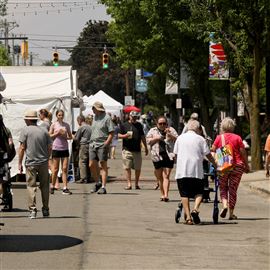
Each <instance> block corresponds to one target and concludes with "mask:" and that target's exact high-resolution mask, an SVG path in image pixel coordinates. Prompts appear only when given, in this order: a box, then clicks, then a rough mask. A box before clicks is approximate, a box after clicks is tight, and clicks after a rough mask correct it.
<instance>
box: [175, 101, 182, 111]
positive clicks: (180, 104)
mask: <svg viewBox="0 0 270 270" xmlns="http://www.w3.org/2000/svg"><path fill="white" fill-rule="evenodd" d="M181 108H182V99H181V98H177V99H176V109H181Z"/></svg>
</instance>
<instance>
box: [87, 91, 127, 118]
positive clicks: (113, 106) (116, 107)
mask: <svg viewBox="0 0 270 270" xmlns="http://www.w3.org/2000/svg"><path fill="white" fill-rule="evenodd" d="M96 101H99V102H101V103H102V104H103V106H104V108H105V110H106V112H107V113H111V114H112V116H113V115H116V116H120V114H121V110H122V109H123V105H122V104H121V103H120V102H118V101H116V100H115V99H113V98H112V97H110V96H109V95H107V94H106V93H105V92H104V91H102V90H99V91H98V92H97V93H96V94H95V95H92V96H89V97H87V96H84V97H83V102H84V106H85V108H86V109H85V110H84V111H83V115H85V116H86V115H89V114H93V112H92V106H93V104H94V103H95V102H96Z"/></svg>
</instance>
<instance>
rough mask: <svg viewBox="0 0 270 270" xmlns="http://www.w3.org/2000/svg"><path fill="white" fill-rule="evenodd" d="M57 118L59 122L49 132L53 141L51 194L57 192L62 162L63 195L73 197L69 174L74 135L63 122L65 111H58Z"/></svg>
mask: <svg viewBox="0 0 270 270" xmlns="http://www.w3.org/2000/svg"><path fill="white" fill-rule="evenodd" d="M56 118H57V121H56V122H54V123H53V124H52V125H51V127H50V131H49V134H50V136H51V138H52V139H53V145H52V186H51V194H54V191H55V190H57V188H56V187H55V184H56V180H57V177H58V171H59V165H60V161H61V170H62V182H63V191H62V194H64V195H71V194H72V192H71V191H70V190H69V189H68V180H67V173H68V161H69V150H68V140H71V139H72V134H71V130H70V126H69V124H68V123H66V122H64V121H63V119H64V111H63V110H57V111H56Z"/></svg>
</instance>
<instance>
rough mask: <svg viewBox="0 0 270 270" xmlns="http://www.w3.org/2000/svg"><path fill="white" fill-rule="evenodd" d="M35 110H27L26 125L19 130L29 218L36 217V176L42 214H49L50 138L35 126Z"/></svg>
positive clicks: (20, 164)
mask: <svg viewBox="0 0 270 270" xmlns="http://www.w3.org/2000/svg"><path fill="white" fill-rule="evenodd" d="M37 120H38V116H37V112H36V111H27V112H26V114H25V116H24V121H25V123H26V125H27V126H26V127H24V128H23V129H22V131H21V134H20V138H19V142H20V148H19V164H18V167H19V172H20V173H22V170H23V167H22V161H23V157H24V154H26V158H25V167H26V182H27V190H28V207H29V211H30V216H29V217H30V218H31V219H33V218H36V216H37V207H36V191H37V184H36V181H37V176H38V178H39V182H40V185H39V187H40V191H41V198H42V214H43V217H48V216H49V215H50V214H49V185H50V180H49V171H48V162H49V157H50V155H51V149H52V140H51V138H50V136H49V133H48V131H47V130H46V129H44V128H42V127H39V126H37Z"/></svg>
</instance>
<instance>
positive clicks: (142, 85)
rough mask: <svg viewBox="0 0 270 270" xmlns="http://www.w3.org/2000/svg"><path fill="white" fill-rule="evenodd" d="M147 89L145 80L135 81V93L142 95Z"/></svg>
mask: <svg viewBox="0 0 270 270" xmlns="http://www.w3.org/2000/svg"><path fill="white" fill-rule="evenodd" d="M147 89H148V86H147V80H145V79H140V80H136V91H137V92H139V93H144V92H146V91H147Z"/></svg>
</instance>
